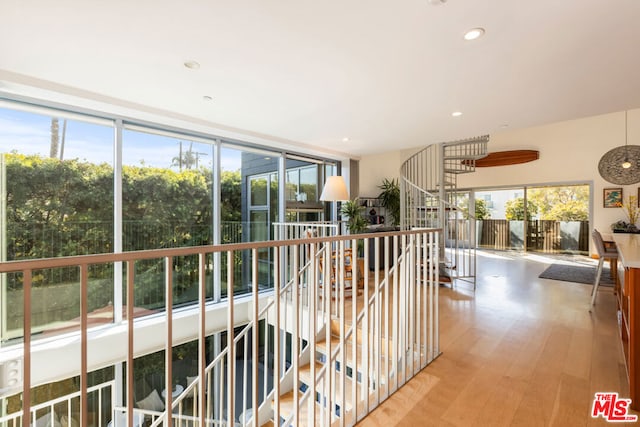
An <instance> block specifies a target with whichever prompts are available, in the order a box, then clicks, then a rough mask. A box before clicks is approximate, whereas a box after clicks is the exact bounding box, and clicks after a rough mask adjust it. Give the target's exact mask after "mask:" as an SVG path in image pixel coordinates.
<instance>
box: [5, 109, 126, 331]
mask: <svg viewBox="0 0 640 427" xmlns="http://www.w3.org/2000/svg"><path fill="white" fill-rule="evenodd" d="M113 140H114V128H113V123H112V122H110V121H108V120H98V119H95V118H92V117H86V116H81V115H72V114H62V113H61V112H57V111H53V110H46V109H40V110H33V109H32V111H24V110H19V109H10V108H5V107H0V191H1V193H2V197H0V200H1V202H0V218H1V219H0V227H1V230H0V261H4V260H9V261H11V260H22V259H30V258H49V257H60V256H70V255H85V254H96V253H106V252H111V251H113V243H114V238H113V175H114V172H113V170H114V169H113V162H112V159H113ZM89 274H90V288H89V309H90V310H91V311H95V312H100V311H109V310H111V308H110V306H109V303H110V302H111V301H113V280H112V277H113V271H112V269H111V267H109V266H105V267H104V268H99V267H95V268H92V269H91V270H90V272H89ZM0 288H1V291H0V292H1V294H2V295H0V300H1V302H0V304H1V305H0V323H1V333H2V337H1V341H3V342H4V341H7V340H10V339H12V338H17V337H21V336H22V322H23V313H22V306H23V292H22V278H21V277H20V276H19V275H8V274H3V275H0ZM79 313H80V310H79V273H78V269H75V268H73V269H56V270H46V271H40V272H35V274H34V277H33V289H32V324H33V331H34V333H37V332H42V331H44V330H47V329H48V330H55V331H60V332H63V331H68V330H73V327H69V325H68V323H69V322H71V321H72V320H73V319H75V318H77V316H78V315H79Z"/></svg>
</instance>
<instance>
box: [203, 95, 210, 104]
mask: <svg viewBox="0 0 640 427" xmlns="http://www.w3.org/2000/svg"><path fill="white" fill-rule="evenodd" d="M202 100H203V101H206V102H210V101H213V98H212V97H210V96H209V95H205V96H203V97H202Z"/></svg>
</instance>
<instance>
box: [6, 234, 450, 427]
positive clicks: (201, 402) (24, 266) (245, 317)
mask: <svg viewBox="0 0 640 427" xmlns="http://www.w3.org/2000/svg"><path fill="white" fill-rule="evenodd" d="M440 233H441V231H440V230H436V229H422V230H407V231H397V232H388V233H387V232H385V233H376V234H375V236H374V235H372V234H363V235H354V236H331V237H315V238H311V239H298V240H294V241H292V240H286V241H269V242H253V243H238V244H229V245H212V246H198V247H188V248H169V249H160V250H150V251H137V252H127V253H117V254H100V255H88V256H77V257H63V258H55V259H46V260H24V261H11V262H2V263H0V273H9V274H20V275H21V277H22V278H23V282H22V283H23V289H24V304H23V307H22V308H23V310H24V312H25V313H30V312H31V302H32V301H31V298H32V296H31V286H32V277H34V272H40V271H41V270H50V269H58V268H68V267H77V268H79V270H80V272H81V274H80V283H79V289H80V301H81V307H80V308H81V310H80V317H79V319H80V320H79V322H78V323H79V324H78V330H77V331H76V332H70V334H75V335H77V339H73V340H65V343H66V342H68V344H64V345H68V346H69V351H70V352H77V353H70V355H71V354H73V355H77V354H79V358H80V363H79V366H80V382H79V384H80V392H79V393H80V405H79V407H80V409H79V410H80V414H79V421H80V423H81V424H87V423H88V419H89V413H88V411H89V404H88V403H87V402H88V401H87V399H88V396H89V393H90V392H91V389H90V387H88V385H87V382H88V379H87V378H88V373H89V372H91V371H92V370H94V369H98V368H101V367H103V366H104V365H103V364H98V363H97V362H95V360H94V359H95V358H96V357H99V356H100V355H99V354H97V353H95V352H93V353H92V358H89V357H88V351H87V350H88V348H89V346H90V345H91V346H92V348H97V347H93V346H94V344H96V343H98V342H102V341H100V339H102V338H103V336H104V330H106V329H109V333H110V334H113V335H114V336H117V337H118V338H117V341H112V342H121V343H123V344H124V345H122V346H114V348H111V349H110V350H112V353H113V354H116V357H118V358H120V359H118V360H119V361H120V362H124V366H126V369H125V375H124V380H122V381H121V380H119V379H118V380H116V387H117V388H120V390H121V391H122V392H124V393H122V394H121V396H123V399H122V400H121V399H120V397H115V398H113V399H111V405H112V406H111V407H110V408H109V410H110V412H111V414H113V416H114V418H115V415H116V413H118V414H121V415H124V417H125V419H126V423H127V425H134V420H137V419H138V416H139V414H141V413H142V414H144V415H145V421H146V422H147V423H149V424H153V425H155V426H158V425H161V424H162V425H171V424H179V425H232V424H234V423H237V422H239V423H241V424H244V425H251V426H252V427H258V426H260V425H262V423H264V422H265V421H267V420H268V419H274V420H277V423H278V425H280V424H281V423H282V421H284V420H287V419H288V420H290V421H287V423H288V424H287V425H296V426H298V425H305V424H306V423H307V422H306V421H305V417H306V419H307V420H311V419H313V418H310V417H317V418H316V419H319V420H320V421H319V424H320V425H323V426H325V425H326V426H328V425H330V424H333V423H334V422H337V423H338V424H340V425H354V424H355V423H356V422H357V421H358V420H360V419H362V417H364V416H365V415H366V414H367V413H368V412H370V411H371V410H372V409H373V408H375V407H376V406H377V405H378V404H379V403H380V402H382V401H383V400H384V399H386V397H387V396H388V395H389V394H390V393H391V392H392V391H393V390H394V389H395V387H399V386H400V385H401V384H403V382H404V381H406V380H407V379H408V378H409V377H411V376H412V375H414V374H415V372H417V370H418V369H420V367H421V366H424V364H425V363H428V362H429V361H430V360H432V358H433V357H435V356H434V354H436V355H437V348H438V346H437V328H438V321H437V290H438V287H437V274H438V273H437V269H436V268H435V266H436V265H437V264H438V251H437V247H438V241H439V239H440ZM361 244H362V245H364V249H366V254H367V255H366V256H365V254H364V253H363V254H362V255H360V256H361V257H363V258H364V259H363V260H362V261H363V262H362V264H361V263H360V261H357V260H356V262H353V259H352V261H351V264H347V262H346V257H345V254H346V252H347V251H348V250H351V251H352V252H354V253H355V252H357V251H358V248H359V246H361ZM267 250H268V251H270V257H269V260H270V264H269V268H270V272H271V273H272V275H273V277H272V278H271V279H272V280H269V282H270V283H276V284H281V285H278V286H275V287H274V288H273V289H266V290H265V289H264V286H262V285H261V284H260V283H259V277H260V275H259V272H260V271H261V267H264V266H263V265H262V266H261V265H259V260H260V259H261V258H260V255H263V254H264V252H265V251H267ZM245 251H249V256H246V257H242V259H243V260H249V261H250V266H249V271H250V273H251V276H250V277H251V280H250V281H249V282H250V283H249V285H250V292H249V293H246V294H241V295H234V290H235V288H236V287H235V286H234V282H235V279H236V278H235V274H236V271H237V269H236V268H235V265H234V262H226V261H225V260H236V259H240V257H237V256H236V254H237V253H245ZM287 251H290V252H291V254H292V256H291V257H290V260H291V261H290V262H292V263H293V268H292V271H295V272H296V273H295V274H293V275H292V277H290V278H289V279H288V280H285V276H284V274H285V271H289V269H288V266H286V265H284V266H283V263H282V262H281V261H282V256H283V253H285V252H287ZM301 253H304V255H305V257H306V258H303V257H301V256H300V255H301ZM213 254H220V256H218V257H216V256H212V255H213ZM427 254H428V255H427ZM193 256H195V257H197V264H196V270H195V273H196V275H195V278H196V279H197V281H198V298H197V302H195V303H194V304H193V305H192V306H189V307H184V308H180V309H179V311H178V309H174V304H173V299H172V298H173V294H174V291H175V289H174V283H175V282H174V278H173V272H174V269H173V266H174V261H175V260H176V259H179V258H181V257H193ZM334 256H335V257H336V259H337V260H338V262H337V263H332V261H331V260H332V259H333V258H332V257H334ZM157 259H161V260H162V265H163V266H164V269H163V273H164V278H163V282H164V283H163V286H164V288H165V289H164V291H165V306H164V311H163V312H161V313H157V314H155V315H154V316H138V315H136V314H137V313H136V312H134V307H135V306H136V298H135V295H136V294H135V293H134V290H135V289H137V286H139V280H137V277H136V271H137V269H136V264H137V263H138V262H144V261H147V260H157ZM262 259H264V258H262ZM302 259H306V260H307V261H306V262H305V263H304V264H301V260H302ZM115 263H123V264H124V267H125V268H126V270H125V271H126V277H125V282H126V283H125V289H126V300H127V301H129V302H130V303H129V304H127V306H126V316H125V320H124V321H122V322H113V324H112V325H102V326H101V328H103V329H100V330H94V329H93V328H92V327H89V323H88V320H87V319H88V318H89V313H88V310H89V308H88V304H87V301H88V289H89V288H90V285H91V281H90V277H91V271H92V268H93V265H103V264H115ZM321 265H322V268H321ZM216 268H217V269H221V270H223V271H222V274H221V276H222V278H223V280H225V285H226V299H224V300H222V302H215V301H211V300H210V299H209V298H208V294H207V292H208V290H209V288H208V287H207V284H208V283H209V282H208V280H209V279H210V276H207V272H208V271H211V270H213V269H216ZM224 270H226V272H225V271H224ZM331 270H334V271H333V275H334V276H335V281H332V280H331V279H330V271H331ZM225 273H226V274H225ZM349 276H351V277H350V278H349ZM360 277H362V284H361V285H359V283H360V282H359V278H360ZM348 280H350V281H351V286H348V284H347V282H348ZM241 285H242V286H240V287H242V288H243V289H244V287H245V286H244V284H241ZM359 286H360V288H359ZM349 288H351V289H349ZM211 313H216V315H215V316H212V315H211ZM185 319H186V320H188V321H185ZM358 319H360V320H358ZM425 322H426V323H425ZM427 323H429V325H428V327H427V326H425V325H427ZM23 328H24V330H25V331H30V330H31V328H30V316H24V325H23ZM428 330H430V331H431V332H429V333H427V332H425V331H428ZM147 331H153V335H154V336H150V335H149V333H148V332H147ZM425 333H426V335H425ZM118 334H119V335H118ZM224 334H226V337H227V338H228V342H229V343H230V344H231V345H224V339H225V337H224ZM429 334H432V335H433V337H432V338H430V340H429V341H428V340H426V339H424V338H422V337H424V336H428V335H429ZM188 340H195V341H196V342H197V356H196V357H195V361H196V362H197V372H194V377H193V378H190V379H187V382H186V386H183V387H184V389H183V391H182V393H181V394H180V396H177V397H175V398H174V397H173V396H172V393H171V390H173V385H174V382H182V380H184V377H183V378H177V379H174V376H173V375H172V374H174V372H173V367H172V365H173V361H172V354H173V348H174V347H175V346H176V345H179V344H182V343H183V342H186V341H188ZM215 340H217V341H215ZM139 341H141V342H140V343H139ZM211 341H214V343H213V344H212V343H211ZM149 343H151V344H149ZM46 344H47V343H45V345H42V346H41V345H40V344H39V340H38V339H37V337H36V338H35V339H34V340H33V342H32V335H31V334H29V333H26V334H25V338H24V344H23V345H21V346H20V347H19V348H16V350H15V351H14V352H13V353H11V354H14V353H15V355H18V356H19V357H20V360H21V361H22V364H21V367H22V370H23V373H24V375H23V376H22V377H21V381H22V382H18V383H17V384H15V385H14V387H15V389H16V391H15V393H20V392H21V393H22V396H23V398H24V399H23V410H24V411H25V413H27V414H31V413H32V409H33V408H32V407H31V403H30V402H31V399H30V390H31V389H32V388H33V387H35V386H38V385H40V384H42V381H43V379H42V377H41V375H42V370H38V369H32V368H33V367H32V360H41V358H42V354H44V353H43V352H44V351H45V350H46V347H47V345H46ZM217 346H218V347H217ZM116 347H117V348H116ZM143 347H144V349H145V350H144V353H143V352H141V351H140V349H141V348H143ZM430 348H431V350H430ZM34 349H35V351H34ZM433 349H435V350H433ZM160 350H164V352H165V363H164V365H165V366H164V373H163V374H164V381H163V387H166V389H167V392H166V400H165V402H166V409H165V410H164V412H158V411H155V410H154V411H151V412H150V411H149V410H146V409H139V408H137V406H139V404H138V399H140V398H141V396H136V390H135V387H134V385H135V384H136V378H138V376H137V372H138V371H137V369H138V367H136V364H135V363H134V360H135V359H136V358H137V357H139V356H142V355H144V354H147V353H149V352H156V351H160ZM423 355H426V356H425V357H422V356H423ZM4 356H6V355H4V354H3V357H4ZM18 356H16V357H18ZM111 357H113V356H111ZM7 360H8V359H7ZM111 360H113V359H111ZM419 360H421V361H419ZM3 362H5V360H3ZM310 362H311V363H310ZM315 362H318V363H319V364H320V365H319V367H318V368H317V369H316V363H315ZM102 363H104V362H102ZM112 363H113V362H112ZM322 365H325V366H322ZM305 366H309V372H308V376H306V375H307V374H305V373H304V369H305ZM186 375H188V374H186ZM394 378H395V379H394ZM183 384H184V383H183ZM301 386H304V387H303V389H304V390H303V391H301V392H300V393H298V390H299V389H300V387H301ZM290 391H294V393H292V394H293V396H294V397H293V399H292V400H293V405H292V407H291V408H290V409H287V408H286V407H285V406H286V405H285V403H286V402H285V399H284V395H285V394H286V393H287V392H290ZM305 393H307V394H306V396H307V397H305ZM0 398H3V396H2V397H0ZM116 399H117V400H118V401H116ZM34 406H35V405H34ZM303 414H304V416H303ZM285 424H286V423H285Z"/></svg>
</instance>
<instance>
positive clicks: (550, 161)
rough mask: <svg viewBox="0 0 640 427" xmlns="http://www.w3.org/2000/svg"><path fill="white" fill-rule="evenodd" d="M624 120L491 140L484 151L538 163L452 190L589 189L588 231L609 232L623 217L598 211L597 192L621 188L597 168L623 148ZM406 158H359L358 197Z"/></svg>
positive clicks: (639, 136) (616, 117) (467, 178)
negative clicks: (522, 155)
mask: <svg viewBox="0 0 640 427" xmlns="http://www.w3.org/2000/svg"><path fill="white" fill-rule="evenodd" d="M624 115H625V113H624V111H621V112H616V113H610V114H604V115H600V116H593V117H587V118H583V119H576V120H570V121H565V122H559V123H553V124H549V125H544V126H538V127H533V128H527V129H515V130H505V131H502V132H498V133H495V134H492V135H491V139H490V142H489V151H491V152H493V151H504V150H516V149H533V150H538V151H539V152H540V159H538V160H536V161H534V162H531V163H526V164H521V165H512V166H499V167H491V168H478V169H477V170H476V172H474V173H472V174H468V175H461V176H460V177H459V180H458V186H459V187H460V188H487V187H500V186H515V185H524V184H557V183H575V182H588V183H593V189H594V192H593V196H592V200H593V216H592V227H595V228H598V229H600V230H602V231H609V230H610V225H611V224H612V223H614V222H616V221H618V220H624V219H626V216H625V213H624V211H623V210H622V209H620V208H606V209H605V208H603V207H602V190H603V189H604V188H611V187H621V186H619V185H615V184H611V183H608V182H606V181H605V180H604V179H602V177H601V176H600V174H599V173H598V162H599V160H600V158H601V157H602V155H603V154H605V153H606V152H607V151H609V150H611V149H612V148H614V147H617V146H620V145H624V144H625V119H624ZM470 136H473V135H470ZM628 143H629V145H640V109H635V110H629V111H628ZM409 155H410V151H409V152H407V151H405V152H400V151H396V152H391V153H384V154H378V155H375V156H368V157H363V158H362V159H361V161H360V194H363V195H365V194H366V195H369V194H367V193H371V191H373V190H371V185H377V183H379V182H380V181H381V180H382V178H384V177H397V176H399V169H400V165H401V164H402V162H403V161H404V160H405V159H406V158H407V157H408V156H409ZM638 161H640V159H638ZM622 187H623V191H624V197H625V198H626V197H627V196H629V195H637V194H638V188H639V187H640V184H634V185H629V186H622ZM375 194H377V193H375Z"/></svg>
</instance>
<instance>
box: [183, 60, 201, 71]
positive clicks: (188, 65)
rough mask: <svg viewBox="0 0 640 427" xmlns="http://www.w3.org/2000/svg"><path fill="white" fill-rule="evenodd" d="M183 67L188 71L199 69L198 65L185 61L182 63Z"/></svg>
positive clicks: (194, 62)
mask: <svg viewBox="0 0 640 427" xmlns="http://www.w3.org/2000/svg"><path fill="white" fill-rule="evenodd" d="M184 66H185V67H187V68H188V69H190V70H197V69H198V68H200V64H199V63H198V62H196V61H186V62H185V63H184Z"/></svg>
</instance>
